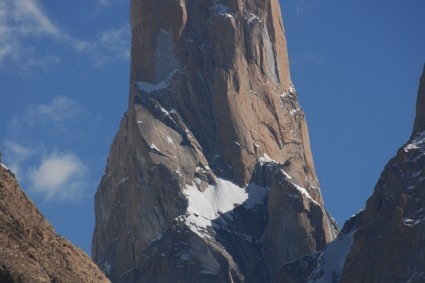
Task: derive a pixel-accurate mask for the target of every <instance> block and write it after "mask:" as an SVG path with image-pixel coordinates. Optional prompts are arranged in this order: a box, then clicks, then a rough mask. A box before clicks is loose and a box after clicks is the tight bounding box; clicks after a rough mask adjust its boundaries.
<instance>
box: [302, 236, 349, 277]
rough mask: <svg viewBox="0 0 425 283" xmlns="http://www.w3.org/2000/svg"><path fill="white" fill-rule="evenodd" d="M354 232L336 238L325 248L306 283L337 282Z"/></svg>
mask: <svg viewBox="0 0 425 283" xmlns="http://www.w3.org/2000/svg"><path fill="white" fill-rule="evenodd" d="M354 233H355V231H353V232H351V233H348V234H346V235H344V236H341V237H338V238H337V239H336V240H334V241H333V242H331V243H329V245H328V246H327V247H326V248H325V250H324V251H322V253H321V254H320V256H319V258H318V260H317V267H316V268H315V269H314V270H313V272H312V273H311V275H310V277H309V278H308V280H309V281H308V283H329V282H338V281H339V278H340V277H341V273H342V270H343V268H344V264H345V259H346V258H347V255H348V253H349V252H350V250H351V246H352V245H353V239H354Z"/></svg>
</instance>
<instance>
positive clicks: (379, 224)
mask: <svg viewBox="0 0 425 283" xmlns="http://www.w3.org/2000/svg"><path fill="white" fill-rule="evenodd" d="M424 113H425V66H424V72H423V74H422V77H421V79H420V84H419V91H418V99H417V103H416V118H415V123H414V126H413V132H412V135H411V137H410V139H409V140H408V141H407V143H406V144H404V145H403V146H402V147H401V148H400V149H399V150H398V151H397V154H396V156H395V157H393V158H392V159H391V160H390V161H389V162H388V164H387V165H386V166H385V168H384V170H383V172H382V174H381V176H380V178H379V180H378V183H377V184H376V187H375V190H374V192H373V195H372V196H371V197H370V198H369V200H368V201H367V203H366V208H365V209H364V210H362V211H361V212H360V213H358V214H357V215H355V216H353V217H352V218H351V219H349V220H348V221H347V222H346V223H345V225H344V228H343V229H342V231H341V233H340V235H339V237H338V239H336V240H335V241H333V242H332V243H330V244H329V245H328V246H327V247H326V249H324V250H323V251H321V252H320V253H317V254H314V255H309V256H305V257H303V258H301V259H298V260H296V261H294V262H291V263H288V264H285V265H284V266H283V267H282V268H281V269H280V271H279V275H278V277H277V280H276V281H275V282H276V283H300V282H309V283H329V282H339V283H357V282H368V283H369V282H371V283H376V282H379V283H381V282H382V283H383V282H406V283H422V282H425V190H424V188H425V118H424V117H425V116H424Z"/></svg>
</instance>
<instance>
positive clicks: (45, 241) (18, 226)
mask: <svg viewBox="0 0 425 283" xmlns="http://www.w3.org/2000/svg"><path fill="white" fill-rule="evenodd" d="M0 282H4V283H9V282H10V283H13V282H58V283H59V282H61V283H68V282H75V283H77V282H109V280H108V279H107V278H106V277H105V275H104V274H103V273H102V272H101V271H100V270H99V268H98V267H97V266H96V264H95V263H93V262H92V260H91V259H90V258H89V257H88V256H87V255H86V254H85V253H84V252H83V251H82V250H80V249H78V248H76V247H75V246H73V245H72V244H71V243H70V242H69V241H67V240H65V239H64V238H62V237H61V236H59V235H57V234H56V233H55V231H54V229H53V228H52V226H50V224H49V223H48V222H47V221H46V219H45V218H44V217H43V216H42V215H41V214H40V212H39V211H38V210H37V208H36V207H35V206H34V204H33V203H32V202H31V201H30V200H29V199H28V198H27V196H26V195H25V193H24V192H23V191H22V190H21V189H20V188H19V186H18V183H17V182H16V180H15V178H14V176H13V175H12V174H11V173H10V171H9V170H7V169H6V168H5V167H3V165H0Z"/></svg>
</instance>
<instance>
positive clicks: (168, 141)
mask: <svg viewBox="0 0 425 283" xmlns="http://www.w3.org/2000/svg"><path fill="white" fill-rule="evenodd" d="M165 139H166V140H167V143H168V144H172V145H174V142H173V139H172V138H171V137H170V136H166V137H165Z"/></svg>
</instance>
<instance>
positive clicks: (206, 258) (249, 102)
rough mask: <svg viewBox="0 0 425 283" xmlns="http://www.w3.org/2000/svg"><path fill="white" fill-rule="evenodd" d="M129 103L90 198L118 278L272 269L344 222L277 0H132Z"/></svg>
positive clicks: (98, 240)
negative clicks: (328, 189) (328, 186)
mask: <svg viewBox="0 0 425 283" xmlns="http://www.w3.org/2000/svg"><path fill="white" fill-rule="evenodd" d="M130 22H131V25H130V26H131V31H132V50H131V56H132V59H131V74H130V95H129V108H128V111H127V112H126V113H125V115H124V118H123V120H122V122H121V125H120V128H119V131H118V133H117V135H116V137H115V139H114V142H113V144H112V147H111V152H110V156H109V159H108V164H107V167H106V170H105V175H104V177H103V178H102V181H101V184H100V185H99V188H98V191H97V193H96V198H95V207H96V228H95V232H94V236H93V256H94V258H95V260H96V262H97V263H98V264H99V265H100V266H101V267H102V268H103V270H104V271H105V272H106V273H107V275H108V276H109V277H110V278H111V279H112V281H113V282H270V281H271V280H272V279H273V278H274V277H275V275H276V270H277V268H278V267H280V266H281V265H282V264H284V263H286V262H288V261H291V260H294V259H296V258H299V257H301V256H304V255H307V254H311V253H314V252H316V251H317V250H320V249H322V248H323V247H324V246H325V245H326V244H327V243H328V242H329V241H331V240H333V239H334V238H335V236H336V233H337V229H336V227H335V224H334V222H333V220H332V219H331V217H330V216H329V215H328V213H327V212H326V211H325V209H324V208H323V200H322V197H321V193H320V189H319V183H318V181H317V177H316V173H315V170H314V165H313V159H312V156H311V152H310V144H309V137H308V130H307V126H306V122H305V118H304V113H303V111H302V110H301V108H300V106H299V104H298V99H297V93H296V91H295V88H294V86H293V85H292V83H291V79H290V73H289V65H288V55H287V50H286V40H285V34H284V29H283V25H282V19H281V11H280V7H279V3H278V0H261V1H260V0H258V1H257V0H246V1H242V0H222V1H218V0H205V1H199V0H186V1H183V0H180V1H176V0H161V1H159V0H132V1H131V8H130Z"/></svg>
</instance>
